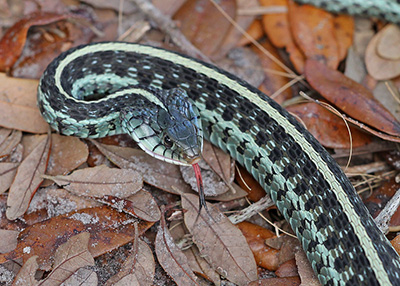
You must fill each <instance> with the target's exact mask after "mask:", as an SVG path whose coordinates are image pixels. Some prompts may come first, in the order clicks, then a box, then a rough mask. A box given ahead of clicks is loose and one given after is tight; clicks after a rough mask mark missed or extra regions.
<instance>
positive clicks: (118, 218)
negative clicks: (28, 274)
mask: <svg viewBox="0 0 400 286" xmlns="http://www.w3.org/2000/svg"><path fill="white" fill-rule="evenodd" d="M134 222H137V219H134V218H132V217H131V216H129V215H127V214H124V213H120V212H118V211H117V210H114V209H112V208H110V207H107V206H102V207H94V208H89V209H82V210H78V211H74V212H70V213H68V214H64V215H60V216H57V217H53V218H50V219H48V220H45V221H42V222H39V223H36V224H34V225H31V226H28V227H26V228H25V229H24V230H23V231H22V232H21V233H20V234H19V237H18V245H17V248H16V249H15V250H13V251H11V252H9V253H6V254H1V255H0V264H2V263H4V262H6V261H7V260H15V259H17V258H21V257H22V258H23V260H24V261H26V260H27V259H28V258H29V257H31V256H32V255H38V256H39V258H38V263H39V268H40V269H43V270H50V269H51V261H52V259H53V256H54V252H55V250H56V248H57V247H58V246H59V245H60V244H62V243H64V242H66V241H68V239H69V238H70V237H72V236H75V235H76V234H78V233H81V232H89V233H90V241H89V251H90V253H91V254H92V255H93V257H97V256H99V255H102V254H104V253H106V252H109V251H111V250H113V249H115V248H117V247H119V246H121V245H124V244H126V243H128V242H129V241H131V240H132V238H133V233H134V228H133V223H134ZM152 225H153V223H149V222H145V221H140V222H139V225H138V227H139V235H142V234H143V233H144V232H145V231H146V230H147V229H148V228H150V227H151V226H152Z"/></svg>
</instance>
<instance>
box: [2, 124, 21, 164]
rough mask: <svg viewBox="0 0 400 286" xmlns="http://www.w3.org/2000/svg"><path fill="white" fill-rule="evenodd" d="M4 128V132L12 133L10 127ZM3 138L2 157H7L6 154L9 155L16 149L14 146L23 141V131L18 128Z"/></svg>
mask: <svg viewBox="0 0 400 286" xmlns="http://www.w3.org/2000/svg"><path fill="white" fill-rule="evenodd" d="M2 130H3V132H2V133H3V134H2V135H5V134H7V133H10V132H9V131H11V130H9V129H4V128H2ZM2 137H3V138H1V139H3V140H1V143H0V158H2V157H5V156H9V155H10V154H11V151H12V150H14V148H15V147H16V146H17V145H18V144H19V143H20V142H21V138H22V132H21V131H18V130H12V132H11V134H9V136H2Z"/></svg>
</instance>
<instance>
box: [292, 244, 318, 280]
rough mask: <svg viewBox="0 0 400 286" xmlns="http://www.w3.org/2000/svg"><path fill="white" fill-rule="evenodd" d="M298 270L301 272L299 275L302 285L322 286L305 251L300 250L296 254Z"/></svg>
mask: <svg viewBox="0 0 400 286" xmlns="http://www.w3.org/2000/svg"><path fill="white" fill-rule="evenodd" d="M295 257H296V264H297V269H298V270H299V275H300V279H301V283H304V285H308V286H319V285H321V284H320V283H319V281H318V278H317V276H316V275H315V273H314V271H313V269H312V267H311V264H310V262H309V261H308V259H307V255H306V254H305V253H304V251H303V250H299V251H297V252H296V254H295Z"/></svg>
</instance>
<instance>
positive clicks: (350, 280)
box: [38, 42, 400, 285]
mask: <svg viewBox="0 0 400 286" xmlns="http://www.w3.org/2000/svg"><path fill="white" fill-rule="evenodd" d="M171 90H172V91H174V92H176V91H178V93H180V94H184V95H183V96H184V97H185V96H188V97H189V98H190V100H191V101H192V102H193V104H194V106H195V107H194V108H193V110H191V111H187V112H186V114H188V118H189V117H190V118H189V119H190V120H196V119H195V118H196V117H197V114H200V118H201V122H202V123H201V124H202V130H203V132H204V137H205V138H206V139H207V140H209V141H211V142H212V143H213V144H215V145H216V146H218V147H220V148H221V149H222V150H224V151H226V152H228V153H229V154H230V155H231V156H232V157H233V158H235V159H236V160H237V162H239V163H240V164H242V165H243V166H245V168H246V169H247V170H248V171H249V172H250V173H251V174H252V175H253V176H254V178H256V179H257V180H258V182H259V183H260V184H261V185H262V186H263V188H264V189H265V190H266V191H267V192H268V193H269V194H270V196H271V197H272V199H273V200H274V201H275V203H276V205H277V207H278V209H279V210H280V212H281V213H282V214H283V215H284V217H285V218H286V220H287V221H288V222H289V223H290V225H291V227H292V229H293V231H294V232H295V233H296V235H297V237H298V238H299V240H300V241H301V244H302V247H303V248H304V250H305V252H306V253H307V256H308V259H309V260H310V262H311V265H312V267H313V269H314V271H315V273H316V274H317V275H318V279H319V280H320V282H321V283H322V284H324V285H400V258H399V256H398V255H397V253H396V252H395V251H394V249H393V248H392V246H391V244H390V243H389V242H388V240H387V239H386V238H385V236H384V235H383V234H382V233H381V231H380V230H379V229H378V228H377V226H376V225H375V223H374V221H373V220H372V218H371V217H370V215H369V213H368V211H367V209H366V208H365V206H364V205H363V203H362V201H361V200H360V198H359V197H358V196H357V194H356V193H355V190H354V189H353V186H352V185H351V183H350V182H349V180H348V179H347V178H346V176H345V175H344V173H343V172H342V171H341V169H340V168H339V166H338V165H337V164H336V163H335V161H334V160H333V159H332V158H331V156H330V155H329V154H328V152H327V151H326V150H325V149H324V148H323V147H322V146H321V145H320V144H319V143H318V142H317V140H316V139H315V138H314V137H313V136H312V135H310V133H309V132H308V131H307V130H305V128H304V127H303V126H302V125H301V124H299V123H298V122H297V121H296V120H295V119H294V118H293V117H292V116H291V115H290V114H288V112H286V111H285V110H284V109H283V108H282V107H281V106H280V105H278V104H277V103H276V102H274V101H273V100H271V99H269V98H268V97H267V96H266V95H264V94H263V93H262V92H260V91H259V90H257V89H256V88H254V87H252V86H251V85H249V84H248V83H246V82H245V81H243V80H241V79H239V78H237V77H236V76H234V75H232V74H230V73H228V72H226V71H223V70H221V69H219V68H218V67H216V66H213V65H210V64H207V63H204V62H201V61H199V60H196V59H192V58H190V57H187V56H184V55H181V54H178V53H175V52H171V51H167V50H164V49H160V48H155V47H150V46H144V45H139V44H129V43H121V42H106V43H95V44H89V45H86V46H80V47H77V48H73V49H71V50H69V51H67V52H64V53H63V54H61V55H60V56H59V57H57V58H56V59H55V60H54V61H53V62H52V63H51V64H50V65H49V66H48V68H47V69H46V71H45V72H44V74H43V76H42V78H41V80H40V84H39V88H38V105H39V108H40V111H41V113H42V114H43V116H44V118H45V119H46V120H47V121H48V122H49V123H50V124H51V126H52V127H53V128H54V129H56V130H58V131H60V132H61V133H63V134H66V135H75V136H79V137H102V136H106V135H112V134H117V133H121V132H125V133H130V132H129V131H127V130H124V128H123V127H122V124H121V120H120V119H118V118H119V116H120V115H119V112H120V111H121V110H127V109H126V107H125V106H126V105H130V106H131V107H130V111H129V112H131V113H132V114H133V115H132V116H133V117H138V118H139V119H136V120H139V121H140V122H139V121H138V122H136V123H134V125H135V124H136V126H138V125H143V124H145V125H146V126H144V127H143V128H144V129H146V130H147V129H149V128H150V127H149V125H151V123H149V124H148V125H147V124H146V122H145V121H143V120H142V119H140V116H139V113H140V110H141V108H142V107H143V105H144V103H143V102H139V103H138V104H139V106H140V108H136V107H134V104H135V98H136V97H135V96H138V95H140V96H142V97H144V98H146V99H147V101H148V103H149V102H150V103H153V104H154V105H159V106H160V107H161V109H163V108H164V107H165V106H164V104H165V102H166V101H165V102H160V99H159V98H162V96H161V97H155V93H161V94H163V95H164V98H167V97H168V94H169V91H171ZM90 93H94V94H97V93H105V94H106V95H103V97H96V96H94V97H93V98H86V97H87V96H88V94H90ZM187 109H188V108H187ZM189 109H190V108H189ZM195 109H196V110H197V111H196V110H195ZM149 112H150V111H149ZM151 112H152V111H151ZM150 116H151V117H156V116H157V115H156V113H154V114H153V113H152V114H151V115H150ZM151 129H155V130H158V129H159V127H158V126H151ZM191 130H192V132H194V133H196V132H198V134H197V133H196V136H197V135H201V134H200V133H201V131H200V129H199V130H196V128H194V129H193V128H192V129H191ZM148 132H153V131H148V130H147V131H145V133H146V134H148ZM156 133H157V132H156ZM133 137H134V136H133ZM134 139H137V138H134ZM167 141H168V140H167ZM167 145H168V144H167ZM183 145H185V144H183ZM186 145H190V144H186ZM162 148H164V149H163V150H165V148H166V147H162ZM200 148H201V147H200ZM166 149H168V148H166ZM198 151H199V148H197V149H196V148H194V149H193V150H192V151H190V152H189V153H190V154H189V155H190V156H191V155H193V158H194V157H196V156H195V155H196V154H195V153H196V152H198ZM162 152H164V155H168V156H169V155H170V156H172V157H170V158H173V155H172V152H170V151H162ZM167 153H168V154H167ZM190 156H188V157H190ZM168 160H170V161H172V160H175V159H168ZM178 160H179V159H178Z"/></svg>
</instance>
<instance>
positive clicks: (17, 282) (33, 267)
mask: <svg viewBox="0 0 400 286" xmlns="http://www.w3.org/2000/svg"><path fill="white" fill-rule="evenodd" d="M37 258H38V256H37V255H33V256H31V257H30V258H29V259H28V260H27V261H26V262H25V263H24V265H22V268H21V269H20V270H19V272H18V274H17V276H16V277H15V279H14V282H13V286H35V285H39V281H37V280H36V279H35V274H36V271H37V269H38V266H39V265H38V263H37Z"/></svg>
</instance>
